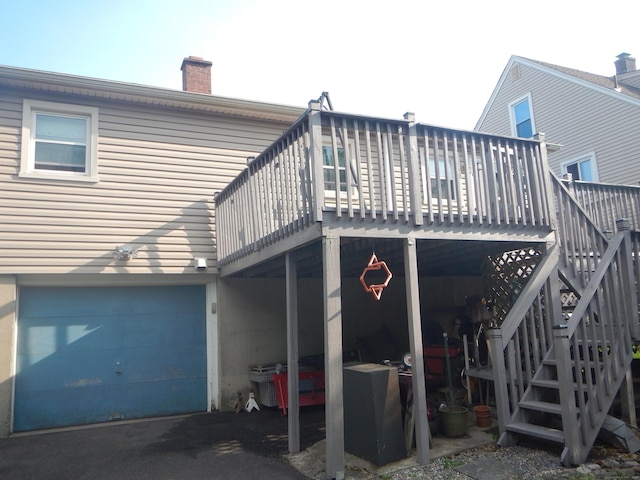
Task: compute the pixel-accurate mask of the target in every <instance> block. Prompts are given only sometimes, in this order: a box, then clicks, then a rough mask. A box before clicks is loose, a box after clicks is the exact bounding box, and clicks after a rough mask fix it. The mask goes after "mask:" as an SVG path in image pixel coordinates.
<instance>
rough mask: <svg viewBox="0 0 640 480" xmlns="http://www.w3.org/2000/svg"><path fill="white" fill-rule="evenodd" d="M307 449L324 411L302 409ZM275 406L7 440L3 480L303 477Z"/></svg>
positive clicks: (1, 449)
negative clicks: (291, 456) (291, 457)
mask: <svg viewBox="0 0 640 480" xmlns="http://www.w3.org/2000/svg"><path fill="white" fill-rule="evenodd" d="M300 423H301V448H302V449H306V448H308V447H309V446H311V445H312V444H314V443H315V442H317V441H319V440H321V439H323V438H324V437H325V433H324V409H323V408H322V407H319V408H316V407H313V408H311V407H309V408H305V409H303V411H301V416H300ZM287 449H288V446H287V419H286V417H283V416H281V414H280V412H279V411H278V410H276V409H265V408H263V409H262V410H261V411H259V412H258V411H255V410H254V411H253V412H251V413H244V412H243V413H240V414H236V413H234V412H215V413H202V414H194V415H190V416H184V417H173V418H165V419H153V420H146V421H139V422H132V423H119V424H109V425H100V426H93V427H87V428H79V429H72V430H64V431H60V430H57V431H51V432H46V433H43V432H40V433H37V434H29V435H14V436H12V437H10V438H2V439H0V478H1V479H4V480H13V479H16V480H18V479H19V480H27V479H38V480H43V479H46V480H57V479H61V480H62V479H64V480H70V479H73V480H83V479H95V480H101V479H119V480H129V479H132V480H133V479H136V480H143V479H153V480H170V479H171V480H177V479H190V480H192V479H193V480H197V479H214V478H215V479H217V478H221V479H236V478H237V479H243V480H246V479H269V480H271V479H276V478H277V479H303V478H305V477H304V475H302V474H301V473H299V472H298V471H297V470H296V469H295V468H294V467H292V466H291V465H290V464H289V463H288V462H287V461H286V459H284V458H283V457H282V455H283V454H286V453H287Z"/></svg>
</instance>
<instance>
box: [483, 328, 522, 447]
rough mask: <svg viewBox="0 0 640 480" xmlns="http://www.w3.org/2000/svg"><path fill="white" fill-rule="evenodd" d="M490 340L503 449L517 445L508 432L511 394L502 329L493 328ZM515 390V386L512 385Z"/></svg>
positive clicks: (489, 336)
mask: <svg viewBox="0 0 640 480" xmlns="http://www.w3.org/2000/svg"><path fill="white" fill-rule="evenodd" d="M487 339H488V340H489V357H490V358H491V364H492V367H493V385H494V389H495V394H496V408H497V410H498V412H497V417H498V429H499V432H500V438H499V440H498V443H499V444H500V446H502V447H509V446H512V445H515V443H516V442H515V438H514V437H513V435H512V434H511V433H509V432H508V431H507V425H508V424H509V423H510V421H511V407H510V406H509V392H508V390H507V388H508V384H507V367H506V365H505V363H504V339H503V338H502V329H501V328H500V327H492V328H489V329H488V330H487ZM511 387H512V388H513V385H511Z"/></svg>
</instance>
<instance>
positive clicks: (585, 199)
mask: <svg viewBox="0 0 640 480" xmlns="http://www.w3.org/2000/svg"><path fill="white" fill-rule="evenodd" d="M562 183H563V184H564V185H565V187H567V190H568V191H569V192H570V193H571V195H572V196H573V198H574V199H575V200H576V201H577V202H578V203H579V204H580V205H581V206H582V208H583V209H584V210H585V212H586V213H587V214H588V215H589V217H590V218H591V219H592V220H593V221H594V222H595V224H596V225H598V227H599V228H600V230H601V231H603V232H614V231H615V222H616V220H618V219H620V218H625V219H628V220H629V222H630V227H631V230H632V231H640V186H636V185H615V184H609V183H596V182H584V181H580V180H567V179H564V180H562Z"/></svg>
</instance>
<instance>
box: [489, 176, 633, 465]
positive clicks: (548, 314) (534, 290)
mask: <svg viewBox="0 0 640 480" xmlns="http://www.w3.org/2000/svg"><path fill="white" fill-rule="evenodd" d="M552 181H553V193H554V203H555V205H556V209H557V210H556V213H557V219H558V227H557V230H556V233H557V240H558V241H557V244H556V245H554V246H553V247H551V249H550V250H549V251H548V252H547V254H546V255H545V257H544V259H543V261H542V262H541V263H540V264H539V265H538V267H537V268H536V270H535V271H534V273H533V275H532V277H531V279H530V280H529V282H528V284H527V287H526V288H525V290H524V291H523V292H522V293H521V294H520V295H519V296H518V298H517V300H516V302H515V304H514V305H513V307H512V309H511V310H510V311H509V314H508V315H507V318H506V319H505V320H504V322H503V323H502V325H501V326H500V328H499V329H494V330H491V331H490V332H489V337H490V340H491V346H492V352H494V353H493V361H494V375H496V379H497V380H496V382H495V388H496V400H497V402H498V415H499V422H500V428H501V432H502V433H503V437H501V442H504V441H506V437H505V435H507V432H508V431H509V430H510V425H511V424H513V425H514V426H513V427H511V428H512V429H513V431H516V432H523V431H525V430H523V428H524V427H522V426H520V425H521V422H527V421H528V416H527V415H526V414H525V413H523V412H522V408H523V405H524V404H527V402H528V406H526V407H524V408H525V410H526V409H531V408H540V409H541V411H545V412H554V413H555V412H557V413H558V414H560V415H561V418H562V430H563V437H562V438H563V442H564V445H565V449H564V451H563V463H565V464H577V463H581V462H583V461H584V460H585V459H586V456H587V454H588V452H589V450H590V449H591V445H592V444H593V441H594V440H595V437H596V435H597V434H598V432H599V430H600V427H601V425H602V422H603V421H604V418H605V416H606V415H607V413H608V411H609V408H610V406H611V404H612V402H613V400H614V398H615V395H616V393H617V391H618V388H619V387H620V385H621V383H622V381H623V380H624V376H625V372H626V369H627V368H628V366H629V365H630V362H631V358H632V352H631V338H632V334H633V331H634V329H637V326H638V308H637V300H636V298H635V293H634V292H635V290H632V289H635V286H634V285H635V283H636V278H637V272H634V267H633V256H634V255H633V253H632V251H633V248H634V247H633V242H632V234H631V232H629V231H628V224H629V222H621V223H619V224H618V226H617V228H618V230H619V231H618V233H616V234H615V235H614V236H613V237H612V238H611V239H607V237H606V236H605V235H604V234H603V233H602V231H601V230H600V229H599V228H598V225H596V223H595V222H594V221H593V220H592V219H591V218H590V217H589V216H588V215H587V214H586V212H585V209H584V208H583V207H582V206H581V205H580V204H579V203H578V201H577V200H576V198H575V196H574V195H572V194H570V193H569V191H568V190H567V188H566V187H565V186H564V185H563V184H562V182H561V181H560V180H558V179H556V178H555V177H552ZM560 285H563V288H564V289H565V290H566V291H570V292H573V294H574V295H575V297H576V298H577V299H578V301H577V303H576V304H575V306H574V307H572V308H571V309H570V310H569V311H563V303H562V301H561V291H560ZM552 367H553V369H554V371H555V374H554V373H551V370H550V369H551V368H552ZM552 387H553V388H557V390H558V395H559V397H558V400H557V402H558V407H557V410H555V409H553V408H551V407H549V406H546V407H537V406H538V405H543V402H541V401H540V400H541V399H545V398H549V397H548V395H547V396H544V395H542V394H536V393H534V392H535V389H536V388H538V389H539V388H542V389H550V388H552ZM550 398H553V397H550ZM525 400H526V401H525ZM532 400H533V402H531V401H532ZM547 401H550V400H547ZM534 418H535V417H534ZM529 428H530V430H529V431H531V432H535V431H536V430H538V431H539V430H540V427H539V426H538V427H536V426H535V425H534V426H532V427H529ZM544 435H546V434H544ZM542 438H546V437H544V436H542Z"/></svg>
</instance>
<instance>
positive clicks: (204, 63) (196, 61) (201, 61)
mask: <svg viewBox="0 0 640 480" xmlns="http://www.w3.org/2000/svg"><path fill="white" fill-rule="evenodd" d="M185 63H189V64H192V65H193V64H196V65H201V66H203V67H210V66H211V65H213V62H210V61H208V60H204V59H203V58H202V57H196V56H194V55H189V56H188V57H186V58H185V59H184V60H182V65H181V66H180V70H184V65H185Z"/></svg>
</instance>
